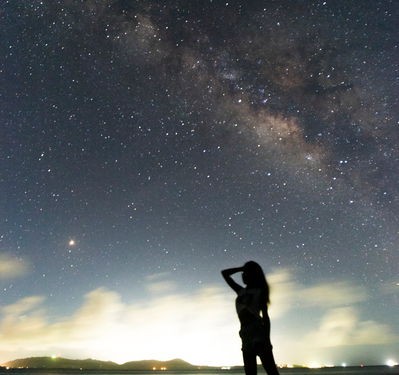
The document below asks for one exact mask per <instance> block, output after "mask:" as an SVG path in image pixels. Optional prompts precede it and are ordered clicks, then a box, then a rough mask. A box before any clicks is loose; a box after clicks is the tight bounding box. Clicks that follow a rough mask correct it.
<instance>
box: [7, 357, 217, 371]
mask: <svg viewBox="0 0 399 375" xmlns="http://www.w3.org/2000/svg"><path fill="white" fill-rule="evenodd" d="M2 365H3V366H7V367H9V368H31V369H69V370H79V369H84V370H124V371H126V370H136V371H150V370H172V371H178V370H183V371H195V370H198V369H201V370H207V369H208V370H213V369H218V367H209V366H195V365H192V364H190V363H188V362H186V361H183V360H182V359H172V360H170V361H157V360H144V361H131V362H126V363H124V364H122V365H119V364H117V363H115V362H111V361H98V360H94V359H67V358H61V357H57V358H53V357H32V358H22V359H15V360H13V361H9V362H6V363H3V364H2Z"/></svg>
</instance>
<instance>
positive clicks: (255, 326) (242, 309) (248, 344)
mask: <svg viewBox="0 0 399 375" xmlns="http://www.w3.org/2000/svg"><path fill="white" fill-rule="evenodd" d="M238 272H242V281H243V283H244V284H245V287H243V286H241V285H240V284H238V283H236V282H235V281H234V280H233V278H232V277H231V275H233V274H235V273H238ZM222 275H223V277H224V279H225V280H226V282H227V284H228V285H229V286H230V287H231V288H232V289H233V290H234V291H235V292H236V293H237V298H236V310H237V314H238V318H239V319H240V323H241V329H240V337H241V340H242V354H243V358H244V368H245V374H246V375H256V373H257V365H256V357H257V356H259V358H260V360H261V361H262V365H263V367H264V369H265V370H266V372H267V374H268V375H276V374H277V375H278V374H279V372H278V370H277V366H276V363H275V362H274V357H273V351H272V344H271V342H270V318H269V315H268V313H267V306H268V304H269V285H268V284H267V281H266V277H265V274H264V273H263V270H262V268H261V266H260V265H259V264H258V263H256V262H253V261H249V262H247V263H245V264H244V266H243V267H237V268H229V269H226V270H223V271H222Z"/></svg>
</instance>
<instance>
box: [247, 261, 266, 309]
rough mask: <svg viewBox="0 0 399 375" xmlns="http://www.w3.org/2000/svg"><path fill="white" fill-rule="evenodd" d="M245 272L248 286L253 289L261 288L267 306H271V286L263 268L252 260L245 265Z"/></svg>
mask: <svg viewBox="0 0 399 375" xmlns="http://www.w3.org/2000/svg"><path fill="white" fill-rule="evenodd" d="M244 272H245V278H246V283H247V286H249V287H251V288H259V289H260V290H261V291H262V297H263V299H264V300H265V301H266V303H267V304H269V303H270V297H269V284H268V283H267V280H266V276H265V273H264V272H263V270H262V267H261V266H260V265H259V264H258V263H256V262H254V261H253V260H250V261H249V262H247V263H245V264H244Z"/></svg>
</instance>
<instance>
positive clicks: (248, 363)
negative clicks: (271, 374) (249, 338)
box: [242, 350, 257, 375]
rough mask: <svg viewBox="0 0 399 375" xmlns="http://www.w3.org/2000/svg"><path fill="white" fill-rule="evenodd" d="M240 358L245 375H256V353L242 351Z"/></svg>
mask: <svg viewBox="0 0 399 375" xmlns="http://www.w3.org/2000/svg"><path fill="white" fill-rule="evenodd" d="M242 357H243V359H244V369H245V375H256V373H257V367H256V366H257V365H256V353H255V352H253V351H250V350H243V351H242Z"/></svg>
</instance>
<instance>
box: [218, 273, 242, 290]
mask: <svg viewBox="0 0 399 375" xmlns="http://www.w3.org/2000/svg"><path fill="white" fill-rule="evenodd" d="M243 270H244V267H234V268H227V269H225V270H222V276H223V278H224V279H225V281H226V283H227V284H228V285H229V286H230V288H231V289H233V290H234V291H235V292H236V293H238V292H239V291H240V290H241V289H242V288H243V287H242V286H241V285H240V284H238V283H236V282H235V281H234V280H233V278H232V277H231V275H233V274H235V273H238V272H242V271H243Z"/></svg>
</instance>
